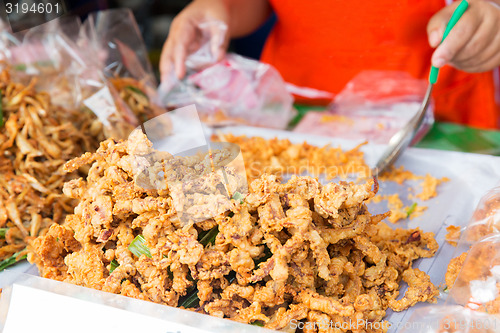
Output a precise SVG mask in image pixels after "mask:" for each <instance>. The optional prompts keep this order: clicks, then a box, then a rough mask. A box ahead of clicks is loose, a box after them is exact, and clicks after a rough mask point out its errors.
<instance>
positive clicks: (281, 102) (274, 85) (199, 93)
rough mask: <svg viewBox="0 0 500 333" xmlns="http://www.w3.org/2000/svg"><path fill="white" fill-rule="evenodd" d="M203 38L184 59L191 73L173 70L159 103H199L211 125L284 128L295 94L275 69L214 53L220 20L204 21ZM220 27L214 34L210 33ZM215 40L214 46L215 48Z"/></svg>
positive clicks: (220, 34)
mask: <svg viewBox="0 0 500 333" xmlns="http://www.w3.org/2000/svg"><path fill="white" fill-rule="evenodd" d="M199 29H200V31H202V35H203V36H204V39H205V41H204V42H202V43H201V46H200V48H199V49H198V50H196V51H195V52H193V53H192V54H191V55H189V56H188V57H187V59H186V67H187V75H186V77H185V78H184V79H183V80H182V81H179V80H178V79H177V78H176V77H175V75H174V73H171V76H170V78H169V80H167V81H165V82H162V84H161V85H160V88H159V99H158V100H159V101H160V102H159V103H160V104H162V105H165V106H167V107H168V108H177V107H182V106H186V105H189V104H196V107H197V109H198V112H199V113H200V116H201V117H202V121H204V122H205V123H207V124H209V125H214V126H222V125H230V124H235V123H239V124H249V125H256V126H265V127H273V128H281V129H282V128H285V127H286V126H287V125H288V123H289V121H290V120H291V119H292V117H293V113H294V110H293V97H292V96H291V94H290V93H289V92H288V91H287V89H286V85H285V82H284V81H283V79H282V78H281V76H280V74H279V73H278V71H277V70H276V69H274V68H273V67H271V66H270V65H267V64H264V63H261V62H258V61H255V60H252V59H248V58H245V57H242V56H239V55H236V54H228V55H226V56H225V57H224V58H223V59H222V60H220V61H217V60H218V57H217V55H216V54H214V52H215V51H214V50H216V49H217V47H216V46H217V45H218V44H220V43H221V42H222V41H223V40H224V37H223V33H225V30H226V29H227V28H226V27H225V25H224V24H222V23H220V22H208V23H204V24H202V25H200V27H199ZM214 31H215V32H217V34H216V38H212V37H211V36H212V35H213V34H214ZM214 45H215V47H214Z"/></svg>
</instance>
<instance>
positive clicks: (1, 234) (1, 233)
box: [0, 228, 9, 238]
mask: <svg viewBox="0 0 500 333" xmlns="http://www.w3.org/2000/svg"><path fill="white" fill-rule="evenodd" d="M7 230H9V228H0V238H5V234H6V233H7Z"/></svg>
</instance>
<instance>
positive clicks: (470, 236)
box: [461, 186, 500, 244]
mask: <svg viewBox="0 0 500 333" xmlns="http://www.w3.org/2000/svg"><path fill="white" fill-rule="evenodd" d="M497 234H500V186H498V187H495V188H493V189H491V190H490V191H488V193H486V194H485V195H484V196H483V197H482V198H481V200H480V201H479V204H478V205H477V207H476V210H475V211H474V214H473V215H472V218H471V220H470V222H469V225H468V226H467V228H466V229H465V232H464V234H463V236H462V239H461V243H463V244H473V243H475V242H477V241H479V240H480V239H482V238H484V237H487V236H491V235H497Z"/></svg>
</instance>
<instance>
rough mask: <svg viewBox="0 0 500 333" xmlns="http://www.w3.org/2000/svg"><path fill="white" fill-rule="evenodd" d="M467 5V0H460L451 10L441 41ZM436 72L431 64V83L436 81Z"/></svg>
mask: <svg viewBox="0 0 500 333" xmlns="http://www.w3.org/2000/svg"><path fill="white" fill-rule="evenodd" d="M468 7H469V3H468V2H467V0H462V2H460V4H459V5H458V7H457V9H455V11H454V12H453V15H452V16H451V18H450V21H449V22H448V25H447V26H446V29H445V31H444V35H443V39H442V40H441V43H442V42H443V41H444V40H445V38H446V37H447V36H448V34H449V33H450V31H451V29H453V27H454V26H455V24H457V22H458V20H460V18H461V17H462V15H463V14H464V13H465V11H466V10H467V8H468ZM438 74H439V68H436V67H434V66H432V67H431V73H430V75H429V82H430V83H432V84H434V83H436V81H437V78H438Z"/></svg>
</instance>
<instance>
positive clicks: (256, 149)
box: [212, 133, 371, 181]
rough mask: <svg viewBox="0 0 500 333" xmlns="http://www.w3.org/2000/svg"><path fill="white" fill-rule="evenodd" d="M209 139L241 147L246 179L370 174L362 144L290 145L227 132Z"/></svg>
mask: <svg viewBox="0 0 500 333" xmlns="http://www.w3.org/2000/svg"><path fill="white" fill-rule="evenodd" d="M212 139H213V140H214V141H224V142H231V143H235V144H237V145H238V146H239V147H240V148H241V152H242V154H243V159H244V160H245V168H246V172H247V177H248V180H249V181H252V180H254V179H257V178H259V177H260V176H261V175H262V174H263V173H269V174H274V175H278V176H282V175H285V174H296V175H300V174H302V173H304V172H308V173H309V174H311V175H314V176H320V175H325V176H326V179H328V180H330V179H333V178H335V177H342V178H346V177H347V176H349V175H352V174H357V175H359V176H360V177H362V178H369V177H371V169H370V167H369V166H368V165H367V164H366V163H365V160H364V154H363V152H361V151H360V150H359V148H360V147H361V146H362V145H363V144H362V145H360V146H358V147H355V148H353V149H351V150H348V151H343V150H342V149H341V148H340V147H330V146H325V147H316V146H313V145H310V144H308V143H307V142H303V143H299V144H293V143H291V142H290V140H287V139H278V138H274V139H270V140H266V139H264V138H261V137H258V136H256V137H246V136H235V135H233V134H230V133H218V134H217V135H214V136H213V137H212Z"/></svg>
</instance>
